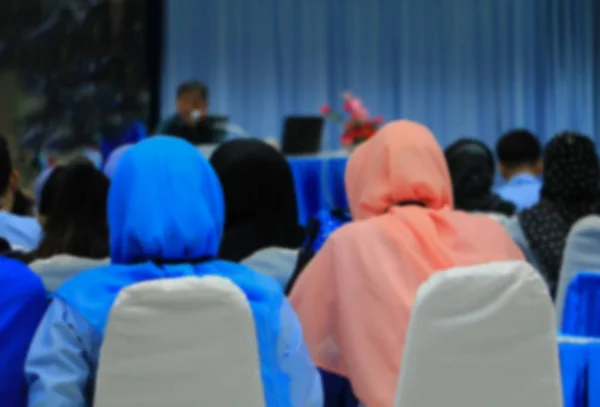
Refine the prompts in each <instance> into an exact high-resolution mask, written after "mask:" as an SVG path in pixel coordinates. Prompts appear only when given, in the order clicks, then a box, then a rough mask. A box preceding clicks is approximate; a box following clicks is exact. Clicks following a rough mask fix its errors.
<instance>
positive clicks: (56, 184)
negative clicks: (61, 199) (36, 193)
mask: <svg viewBox="0 0 600 407" xmlns="http://www.w3.org/2000/svg"><path fill="white" fill-rule="evenodd" d="M64 170H65V167H64V166H62V165H59V166H56V167H54V169H53V170H52V173H50V175H49V176H48V179H47V180H46V182H45V183H44V186H43V187H42V191H41V193H40V201H39V202H38V213H39V214H40V215H43V216H48V215H49V214H50V213H51V212H52V207H53V206H54V205H55V203H56V199H57V198H58V193H59V192H60V187H61V185H62V175H63V174H64Z"/></svg>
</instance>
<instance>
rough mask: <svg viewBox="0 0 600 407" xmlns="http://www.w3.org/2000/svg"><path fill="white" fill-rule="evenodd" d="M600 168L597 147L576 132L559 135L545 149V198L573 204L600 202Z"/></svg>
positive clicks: (543, 190) (590, 140) (543, 192)
mask: <svg viewBox="0 0 600 407" xmlns="http://www.w3.org/2000/svg"><path fill="white" fill-rule="evenodd" d="M599 180H600V167H599V164H598V155H597V153H596V145H595V144H594V142H593V141H592V139H590V138H589V137H586V136H585V135H583V134H581V133H577V132H572V131H566V132H562V133H559V134H557V135H556V136H555V137H554V138H553V139H552V140H551V141H550V143H548V145H547V146H546V149H545V150H544V186H543V188H542V198H545V199H549V200H553V201H556V200H561V201H567V202H571V203H582V204H583V203H585V202H596V201H598V200H599V199H600V183H599Z"/></svg>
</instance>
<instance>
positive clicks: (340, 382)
mask: <svg viewBox="0 0 600 407" xmlns="http://www.w3.org/2000/svg"><path fill="white" fill-rule="evenodd" d="M559 355H560V370H561V378H562V390H563V398H564V406H565V407H600V339H587V338H560V339H559ZM321 377H322V380H323V389H324V393H325V407H358V400H357V399H356V397H355V396H354V394H353V393H352V388H351V386H350V383H349V382H348V380H346V379H344V378H342V377H340V376H337V375H334V374H332V373H327V372H324V371H322V372H321Z"/></svg>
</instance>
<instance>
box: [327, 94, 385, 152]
mask: <svg viewBox="0 0 600 407" xmlns="http://www.w3.org/2000/svg"><path fill="white" fill-rule="evenodd" d="M342 97H343V99H344V105H343V110H344V112H346V114H347V115H348V116H349V117H345V116H344V115H343V114H340V113H337V112H333V111H332V110H331V107H330V106H328V105H323V106H322V107H321V114H322V115H323V116H324V117H325V118H326V119H329V120H331V121H332V122H334V123H337V124H339V125H342V124H343V126H344V131H343V133H342V144H343V145H344V146H346V147H349V146H357V145H359V144H360V143H362V142H363V141H365V140H368V139H369V138H371V137H372V136H373V135H374V134H375V133H376V132H377V129H378V128H379V126H381V124H382V123H383V118H382V117H381V116H376V117H373V118H371V117H369V112H368V111H367V109H365V107H364V106H363V104H362V101H361V100H360V99H359V98H357V97H355V96H354V95H352V94H351V93H350V92H345V93H344V94H343V95H342Z"/></svg>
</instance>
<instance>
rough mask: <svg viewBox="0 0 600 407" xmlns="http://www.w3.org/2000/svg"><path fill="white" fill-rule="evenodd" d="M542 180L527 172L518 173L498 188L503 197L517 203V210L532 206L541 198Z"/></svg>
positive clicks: (497, 191) (498, 192)
mask: <svg viewBox="0 0 600 407" xmlns="http://www.w3.org/2000/svg"><path fill="white" fill-rule="evenodd" d="M541 190H542V182H541V181H540V180H539V178H537V177H535V176H533V175H531V174H527V173H522V174H517V175H515V176H514V177H512V178H511V179H510V180H509V181H508V182H507V183H506V184H504V185H502V186H501V187H499V188H498V189H497V190H496V193H497V194H498V195H500V196H501V197H502V198H503V199H505V200H507V201H510V202H513V203H514V204H515V205H517V211H522V210H524V209H528V208H531V207H532V206H534V205H535V204H537V203H538V201H539V200H540V191H541Z"/></svg>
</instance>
